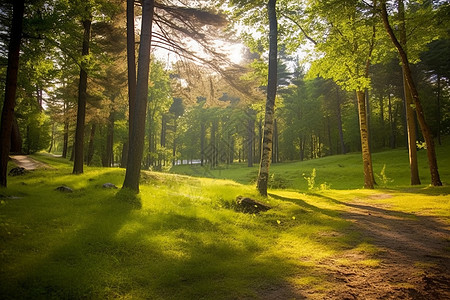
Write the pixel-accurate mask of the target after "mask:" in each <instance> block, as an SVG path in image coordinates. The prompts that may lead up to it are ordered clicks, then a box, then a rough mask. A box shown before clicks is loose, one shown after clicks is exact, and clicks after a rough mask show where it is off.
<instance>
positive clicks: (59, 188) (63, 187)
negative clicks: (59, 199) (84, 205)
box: [55, 185, 73, 193]
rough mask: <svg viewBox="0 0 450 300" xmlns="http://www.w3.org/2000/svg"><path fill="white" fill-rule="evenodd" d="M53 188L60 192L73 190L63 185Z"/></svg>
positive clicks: (71, 191)
mask: <svg viewBox="0 0 450 300" xmlns="http://www.w3.org/2000/svg"><path fill="white" fill-rule="evenodd" d="M55 190H56V191H59V192H62V193H73V190H72V189H71V188H70V187H68V186H65V185H61V186H58V187H57V188H56V189H55Z"/></svg>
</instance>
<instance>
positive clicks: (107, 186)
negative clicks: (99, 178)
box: [102, 182, 118, 189]
mask: <svg viewBox="0 0 450 300" xmlns="http://www.w3.org/2000/svg"><path fill="white" fill-rule="evenodd" d="M102 187H103V188H104V189H117V188H118V187H117V186H116V185H115V184H114V183H109V182H108V183H104V184H103V185H102Z"/></svg>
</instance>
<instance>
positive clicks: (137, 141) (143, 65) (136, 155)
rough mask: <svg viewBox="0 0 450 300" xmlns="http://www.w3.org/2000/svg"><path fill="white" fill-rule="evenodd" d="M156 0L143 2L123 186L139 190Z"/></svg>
mask: <svg viewBox="0 0 450 300" xmlns="http://www.w3.org/2000/svg"><path fill="white" fill-rule="evenodd" d="M153 8H154V0H144V1H143V4H142V23H141V25H142V27H141V42H140V46H139V63H138V64H139V65H138V72H137V73H138V74H137V85H136V102H135V104H134V111H133V120H132V125H131V128H132V131H131V135H130V138H129V141H130V148H129V153H128V161H127V170H126V173H125V180H124V182H123V188H129V189H131V190H134V191H135V192H139V177H140V171H141V162H142V156H143V152H144V138H145V117H146V113H147V110H146V106H147V97H148V78H149V67H150V45H151V35H152V23H153Z"/></svg>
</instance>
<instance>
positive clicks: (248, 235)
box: [0, 155, 450, 300]
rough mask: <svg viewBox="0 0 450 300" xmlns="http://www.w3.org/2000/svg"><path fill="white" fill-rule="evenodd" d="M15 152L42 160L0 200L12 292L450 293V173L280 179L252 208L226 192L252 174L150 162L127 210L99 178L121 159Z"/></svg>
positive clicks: (108, 178) (119, 173) (112, 174)
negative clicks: (77, 169)
mask: <svg viewBox="0 0 450 300" xmlns="http://www.w3.org/2000/svg"><path fill="white" fill-rule="evenodd" d="M11 158H12V160H13V162H14V163H15V164H16V165H18V166H21V167H24V168H25V169H27V170H35V171H33V172H28V174H27V175H25V176H23V177H14V178H11V184H10V187H9V188H8V189H9V190H5V191H4V192H5V196H4V197H3V198H2V201H1V202H2V203H1V204H0V209H2V210H0V241H4V242H5V243H4V244H2V245H1V246H0V263H4V264H5V266H7V267H5V269H4V270H5V271H4V272H3V273H2V271H0V279H2V278H3V280H8V281H7V282H6V284H4V286H3V287H2V285H1V284H0V294H1V292H2V288H3V290H4V291H5V293H6V295H8V293H9V295H10V296H11V297H10V298H11V299H13V298H16V297H13V296H12V295H22V296H24V295H26V296H27V297H28V298H32V297H31V296H30V295H38V296H40V298H43V297H44V296H51V295H53V298H58V297H59V298H80V297H81V296H80V295H84V296H85V297H87V296H86V295H88V296H89V297H91V298H99V299H100V298H112V296H118V295H119V296H121V297H123V298H136V299H150V298H151V299H199V298H204V299H313V300H316V299H340V300H343V299H430V300H431V299H433V300H434V299H450V222H449V208H450V207H449V204H450V202H449V197H450V196H449V195H450V194H449V189H448V186H447V187H442V189H439V188H427V187H420V188H418V187H414V188H411V187H405V188H396V189H392V190H390V189H380V190H373V191H369V190H324V191H321V190H318V189H316V190H313V191H308V192H306V193H302V192H300V191H294V190H285V189H277V190H271V193H270V197H269V200H270V201H271V203H272V206H273V207H274V209H273V212H271V211H269V212H268V213H263V214H261V215H259V216H250V215H245V214H241V213H238V212H235V211H233V210H230V209H228V208H227V207H228V206H227V205H225V204H226V203H227V202H226V201H233V199H235V197H236V195H237V194H238V193H239V194H241V195H242V194H243V195H247V194H248V195H253V194H252V192H254V193H256V192H255V191H254V187H253V186H250V185H247V186H244V185H239V184H235V183H233V182H228V181H221V180H214V179H195V178H193V177H187V176H179V175H172V174H163V173H148V174H147V173H144V174H147V175H146V176H143V178H142V180H143V184H142V186H141V188H142V191H141V193H140V196H139V197H140V199H141V201H142V208H140V209H133V210H126V209H125V208H127V206H126V205H125V204H126V203H125V202H124V203H122V201H119V202H118V201H114V199H116V198H117V199H121V198H120V197H124V196H123V195H122V196H120V195H119V196H117V195H116V196H114V195H115V194H116V192H115V191H113V190H104V189H101V188H99V187H98V186H101V184H102V183H104V182H113V183H115V184H119V182H120V181H121V180H122V178H123V175H124V174H123V170H121V169H101V168H99V169H94V168H93V169H90V168H87V171H86V174H84V175H82V176H76V177H74V176H73V175H71V174H70V169H71V165H70V163H68V162H67V163H66V162H65V160H61V159H56V158H54V157H51V156H48V155H46V156H42V157H38V158H37V159H39V160H41V158H42V161H44V162H40V161H37V160H34V159H32V158H30V157H28V156H12V157H11ZM58 164H59V165H58ZM40 169H41V170H40ZM42 169H46V170H42ZM58 169H60V170H58ZM60 184H67V185H70V186H72V187H74V188H75V192H74V193H73V195H72V194H67V195H66V194H61V193H57V192H55V191H54V187H56V186H58V185H60ZM186 191H188V192H187V193H186ZM9 194H11V195H12V196H14V195H16V194H17V195H19V197H9V196H8V195H9ZM44 195H45V196H44ZM125 196H126V195H125ZM93 199H98V201H93ZM217 199H219V200H217ZM211 208H213V209H211ZM30 212H32V213H30ZM293 216H296V217H293ZM280 220H281V221H280ZM92 228H95V230H91V229H92ZM119 229H120V230H119ZM147 241H149V244H147ZM241 244H242V245H243V246H242V245H241ZM2 247H3V248H2ZM2 249H3V250H2ZM321 251H322V253H321ZM155 257H156V259H155ZM137 261H138V262H139V263H136V262H137ZM149 270H151V271H149ZM11 274H12V276H11ZM61 274H63V275H61ZM79 274H84V275H85V276H79ZM6 275H7V276H6ZM60 278H61V279H60ZM80 278H81V279H83V280H79V279H80ZM84 279H85V280H84ZM0 281H1V280H0ZM117 282H118V283H117ZM75 283H76V284H75ZM106 283H107V284H106ZM116 283H117V286H114V284H116ZM110 285H111V286H112V287H114V289H113V290H110V289H109V287H110ZM105 286H106V287H105ZM17 293H19V294H17ZM20 293H21V294H20ZM89 297H88V298H89ZM17 298H20V296H18V297H17ZM38 298H39V297H38ZM50 298H51V297H50ZM81 298H83V297H81ZM6 299H8V297H6Z"/></svg>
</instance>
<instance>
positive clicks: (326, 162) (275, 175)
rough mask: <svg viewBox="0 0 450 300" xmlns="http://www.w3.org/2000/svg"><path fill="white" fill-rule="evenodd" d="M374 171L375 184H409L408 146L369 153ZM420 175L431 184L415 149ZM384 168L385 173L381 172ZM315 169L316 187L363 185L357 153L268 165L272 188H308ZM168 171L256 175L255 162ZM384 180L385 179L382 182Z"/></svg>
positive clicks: (443, 171) (446, 159)
mask: <svg viewBox="0 0 450 300" xmlns="http://www.w3.org/2000/svg"><path fill="white" fill-rule="evenodd" d="M444 142H445V143H444V144H443V145H442V146H439V145H437V146H436V152H437V160H438V166H439V171H440V176H441V180H442V181H443V182H444V183H447V184H450V168H448V166H450V155H449V153H450V140H448V139H447V140H445V141H444ZM372 160H373V171H374V176H375V180H376V181H377V184H378V185H377V188H392V187H408V186H409V184H410V171H409V170H410V169H409V159H408V151H407V149H404V148H402V149H395V150H389V151H383V152H377V153H373V154H372ZM418 161H419V175H420V180H421V182H422V187H426V186H428V185H429V184H430V171H429V168H428V162H427V157H426V151H424V150H421V151H418ZM383 168H384V173H385V174H384V175H385V176H384V177H383V176H381V172H382V170H383ZM313 169H316V178H315V183H316V184H315V189H320V186H321V185H327V186H329V187H330V188H331V189H339V190H342V189H344V190H345V189H360V188H363V186H364V180H363V167H362V158H361V154H360V153H348V154H345V155H335V156H329V157H324V158H320V159H313V160H306V161H302V162H285V163H276V164H272V165H271V166H270V172H271V176H272V180H271V181H270V182H269V185H271V186H272V188H283V189H284V188H289V189H296V190H301V191H306V190H307V189H308V184H307V181H306V180H305V178H304V177H307V176H310V174H311V172H312V170H313ZM171 172H173V173H179V174H187V175H190V176H199V177H210V178H222V179H232V180H234V181H237V182H239V183H243V184H250V183H253V182H255V180H256V178H257V175H258V164H255V165H254V167H252V168H249V167H247V164H246V163H233V164H231V165H222V166H219V167H218V168H216V169H210V168H209V167H208V166H204V167H201V166H199V165H192V166H191V165H184V166H175V167H172V169H171ZM384 181H385V182H384Z"/></svg>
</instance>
